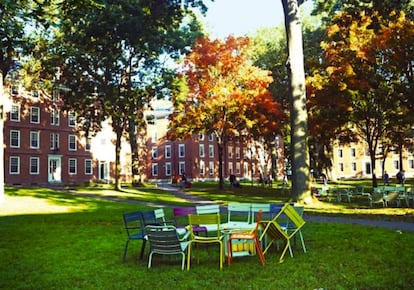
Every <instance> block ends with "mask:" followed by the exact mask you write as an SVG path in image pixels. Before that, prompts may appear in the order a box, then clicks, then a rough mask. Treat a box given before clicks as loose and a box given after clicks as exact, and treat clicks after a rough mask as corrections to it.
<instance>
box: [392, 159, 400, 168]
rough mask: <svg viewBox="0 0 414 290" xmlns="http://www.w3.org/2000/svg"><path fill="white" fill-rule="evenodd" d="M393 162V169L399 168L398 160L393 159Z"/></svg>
mask: <svg viewBox="0 0 414 290" xmlns="http://www.w3.org/2000/svg"><path fill="white" fill-rule="evenodd" d="M393 164H394V169H399V168H400V163H399V162H398V160H394V161H393Z"/></svg>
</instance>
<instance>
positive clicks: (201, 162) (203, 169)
mask: <svg viewBox="0 0 414 290" xmlns="http://www.w3.org/2000/svg"><path fill="white" fill-rule="evenodd" d="M205 167H206V166H205V163H204V160H200V175H201V176H204V174H205V170H206V168H205Z"/></svg>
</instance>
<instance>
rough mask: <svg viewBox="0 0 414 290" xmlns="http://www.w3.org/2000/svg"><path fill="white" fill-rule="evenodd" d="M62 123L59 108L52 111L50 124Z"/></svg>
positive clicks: (57, 124)
mask: <svg viewBox="0 0 414 290" xmlns="http://www.w3.org/2000/svg"><path fill="white" fill-rule="evenodd" d="M59 123H60V112H59V110H57V109H52V110H51V111H50V125H54V126H59Z"/></svg>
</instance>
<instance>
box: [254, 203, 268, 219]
mask: <svg viewBox="0 0 414 290" xmlns="http://www.w3.org/2000/svg"><path fill="white" fill-rule="evenodd" d="M259 211H262V213H263V214H267V215H268V217H269V218H270V212H271V211H270V203H252V204H251V216H250V218H251V223H255V222H257V221H256V220H257V219H256V220H255V215H256V213H258V212H259Z"/></svg>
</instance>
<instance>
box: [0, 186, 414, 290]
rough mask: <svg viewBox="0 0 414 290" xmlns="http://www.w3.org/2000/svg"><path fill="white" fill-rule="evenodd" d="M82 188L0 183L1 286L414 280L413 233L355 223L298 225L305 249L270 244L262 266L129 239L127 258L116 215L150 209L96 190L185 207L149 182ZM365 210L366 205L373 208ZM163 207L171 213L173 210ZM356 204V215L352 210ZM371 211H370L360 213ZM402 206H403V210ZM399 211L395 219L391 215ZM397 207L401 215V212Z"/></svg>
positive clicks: (248, 193) (250, 192) (199, 190)
mask: <svg viewBox="0 0 414 290" xmlns="http://www.w3.org/2000/svg"><path fill="white" fill-rule="evenodd" d="M77 192H78V193H82V194H83V195H71V194H68V193H66V192H61V191H57V190H50V189H44V188H39V189H36V188H7V190H6V193H7V196H6V198H7V199H6V204H3V205H0V237H1V239H0V257H1V258H0V273H1V279H0V289H144V288H150V289H170V288H176V289H211V288H220V289H319V288H324V289H410V288H412V287H413V286H414V275H413V272H412V269H413V266H414V252H413V251H412V247H413V246H414V233H413V232H400V231H395V230H387V229H378V228H370V227H362V226H356V225H342V224H325V223H316V222H308V223H307V224H306V225H305V228H304V230H303V234H304V238H305V242H306V246H307V248H308V253H306V254H304V253H303V251H302V250H301V248H300V246H299V245H298V247H297V248H295V249H294V255H295V256H294V258H290V257H289V255H288V254H287V256H286V259H285V262H284V263H282V264H280V263H279V262H278V258H279V253H278V252H277V251H276V249H272V251H270V252H269V253H268V254H266V265H265V266H264V267H262V266H261V265H260V262H259V259H258V258H257V257H255V256H254V257H243V258H235V259H234V261H233V264H232V265H231V266H230V267H228V266H227V265H226V266H224V268H223V270H222V271H220V270H219V265H218V249H217V248H215V247H214V246H209V247H208V248H202V249H200V252H201V257H200V264H197V263H196V262H195V260H194V261H193V262H192V268H191V270H190V271H189V272H187V271H181V269H180V258H179V257H177V258H176V259H175V258H172V259H171V258H170V259H169V258H165V257H160V256H155V258H154V261H153V268H151V269H147V267H146V264H147V257H145V259H144V260H142V261H137V255H138V253H139V249H140V243H139V242H135V243H134V242H132V243H131V245H130V251H129V253H128V256H127V261H126V263H125V264H123V263H122V253H123V248H124V245H125V241H126V234H125V232H124V228H123V222H122V213H123V212H127V211H133V210H147V209H150V207H146V206H142V205H140V204H131V203H127V202H114V201H107V200H103V199H99V198H96V197H102V196H105V197H111V198H114V197H118V195H119V197H120V198H124V199H126V198H128V199H136V200H137V201H143V200H148V201H157V202H158V203H165V204H177V205H185V204H186V202H185V200H182V199H179V198H177V197H175V196H174V195H171V194H169V193H166V192H164V191H161V190H159V189H156V188H148V189H145V190H138V189H132V188H127V189H126V190H125V192H122V193H117V192H114V191H112V190H110V189H105V188H101V187H96V188H81V189H77ZM191 192H192V193H193V194H199V195H205V194H206V192H208V193H209V194H208V197H210V198H212V197H213V199H214V200H219V201H221V202H223V203H226V202H227V201H232V200H237V201H247V200H250V201H264V202H278V201H283V200H285V201H286V200H287V198H288V197H287V196H285V195H284V194H283V193H279V192H278V191H276V190H271V189H262V188H253V187H251V188H250V189H249V188H248V187H247V186H244V187H243V188H241V189H239V191H236V189H234V190H231V189H229V188H226V190H225V191H224V192H220V191H219V190H217V188H216V187H214V186H206V185H205V184H203V185H202V186H201V185H200V186H198V185H195V186H194V188H192V189H191ZM307 210H308V211H309V213H324V214H337V213H338V212H341V211H344V212H351V213H352V212H357V214H358V215H364V216H367V217H368V218H376V219H379V218H382V217H388V218H389V219H402V218H406V216H412V214H413V213H412V209H382V208H375V209H370V208H367V207H366V206H365V205H364V204H363V203H362V204H361V205H358V204H350V205H347V204H345V205H343V204H328V203H324V202H323V203H321V204H320V205H318V206H315V208H307ZM370 210H371V212H370ZM165 211H166V213H167V215H168V216H169V217H172V210H171V208H170V207H166V208H165ZM359 211H362V212H359ZM365 211H368V213H366V214H365V213H363V212H365ZM400 211H401V212H400ZM395 212H397V215H398V216H397V217H395ZM403 212H406V214H405V215H404V214H403Z"/></svg>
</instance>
